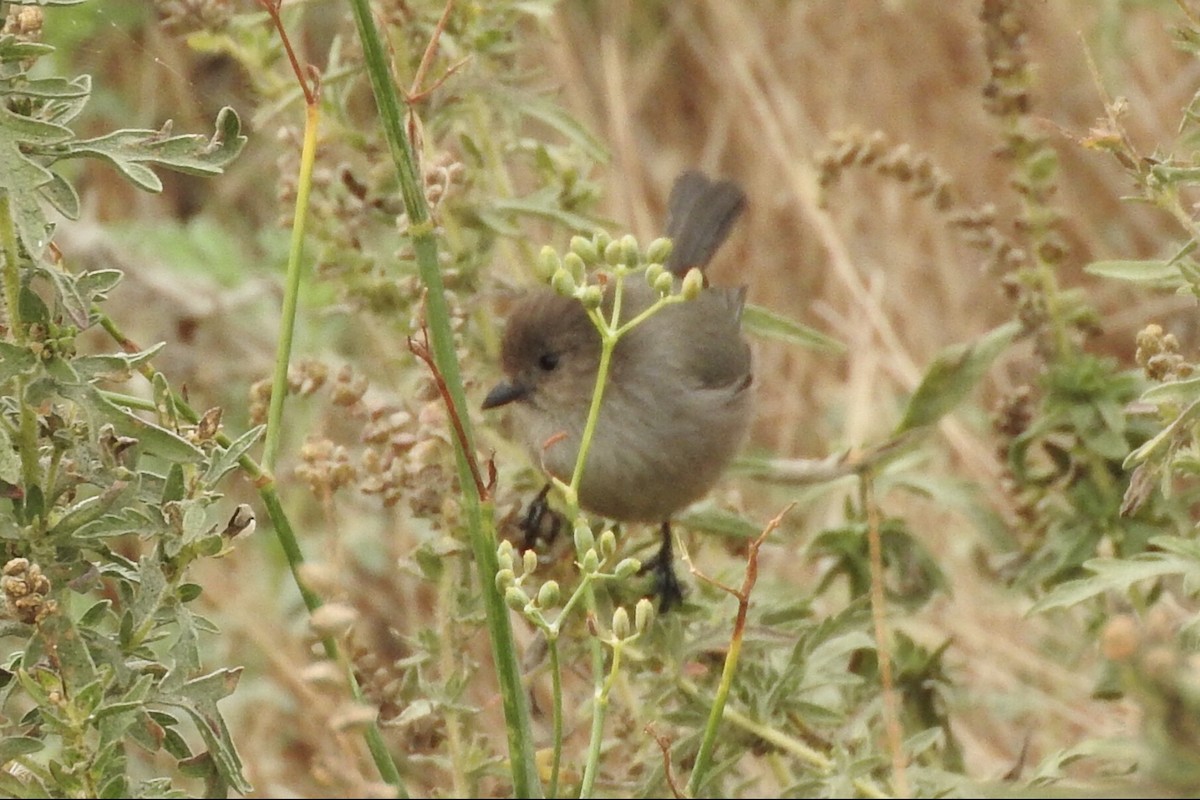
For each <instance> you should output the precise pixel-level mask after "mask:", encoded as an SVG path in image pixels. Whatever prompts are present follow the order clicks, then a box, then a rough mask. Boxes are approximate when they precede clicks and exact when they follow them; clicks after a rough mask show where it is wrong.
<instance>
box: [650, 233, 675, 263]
mask: <svg viewBox="0 0 1200 800" xmlns="http://www.w3.org/2000/svg"><path fill="white" fill-rule="evenodd" d="M674 246H675V245H674V242H672V241H671V240H670V239H668V238H667V237H665V236H660V237H658V238H657V239H655V240H654V241H653V242H651V243H650V246H649V247H647V248H646V260H647V261H649V262H651V263H654V264H665V263H667V259H668V258H670V257H671V248H672V247H674Z"/></svg>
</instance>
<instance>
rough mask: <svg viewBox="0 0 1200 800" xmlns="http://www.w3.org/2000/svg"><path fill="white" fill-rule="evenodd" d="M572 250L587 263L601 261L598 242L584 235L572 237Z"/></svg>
mask: <svg viewBox="0 0 1200 800" xmlns="http://www.w3.org/2000/svg"><path fill="white" fill-rule="evenodd" d="M571 252H572V253H574V254H575V255H577V256H579V257H580V258H582V259H583V262H584V263H585V264H598V263H600V251H599V250H598V249H596V243H595V242H593V241H592V240H591V239H585V238H584V237H582V236H572V237H571Z"/></svg>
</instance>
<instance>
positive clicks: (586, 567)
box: [579, 548, 600, 575]
mask: <svg viewBox="0 0 1200 800" xmlns="http://www.w3.org/2000/svg"><path fill="white" fill-rule="evenodd" d="M579 568H580V569H582V570H583V571H584V573H585V574H588V575H592V574H594V573H595V572H596V571H597V570H598V569H600V556H599V555H598V554H597V553H596V550H595V548H592V549H591V550H588V551H587V552H586V553H584V554H583V560H582V561H580V562H579Z"/></svg>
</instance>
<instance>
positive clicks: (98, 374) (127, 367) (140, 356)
mask: <svg viewBox="0 0 1200 800" xmlns="http://www.w3.org/2000/svg"><path fill="white" fill-rule="evenodd" d="M165 346H166V343H165V342H159V343H158V344H156V345H153V346H151V347H148V348H146V349H145V350H142V351H141V352H139V353H109V354H107V355H103V356H79V357H77V358H75V359H74V360H73V361H72V362H71V363H72V364H73V365H74V366H75V370H76V372H78V373H79V375H80V377H82V378H84V379H85V380H95V379H100V378H104V379H114V380H115V379H123V378H128V377H129V376H130V374H131V373H132V372H133V370H135V369H137V368H138V367H140V366H141V365H142V364H145V363H146V362H147V361H149V360H150V359H151V358H154V356H155V355H157V354H158V352H159V351H160V350H162V349H163V347H165Z"/></svg>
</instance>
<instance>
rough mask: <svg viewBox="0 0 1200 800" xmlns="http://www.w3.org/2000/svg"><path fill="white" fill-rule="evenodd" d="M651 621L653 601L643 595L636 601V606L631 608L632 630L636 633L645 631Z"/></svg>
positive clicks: (652, 617)
mask: <svg viewBox="0 0 1200 800" xmlns="http://www.w3.org/2000/svg"><path fill="white" fill-rule="evenodd" d="M652 622H654V603H652V602H650V600H649V598H646V597H643V598H642V599H641V600H638V601H637V606H635V607H634V609H633V627H634V630H636V631H637V632H638V633H645V632H646V629H647V628H649V627H650V623H652Z"/></svg>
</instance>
